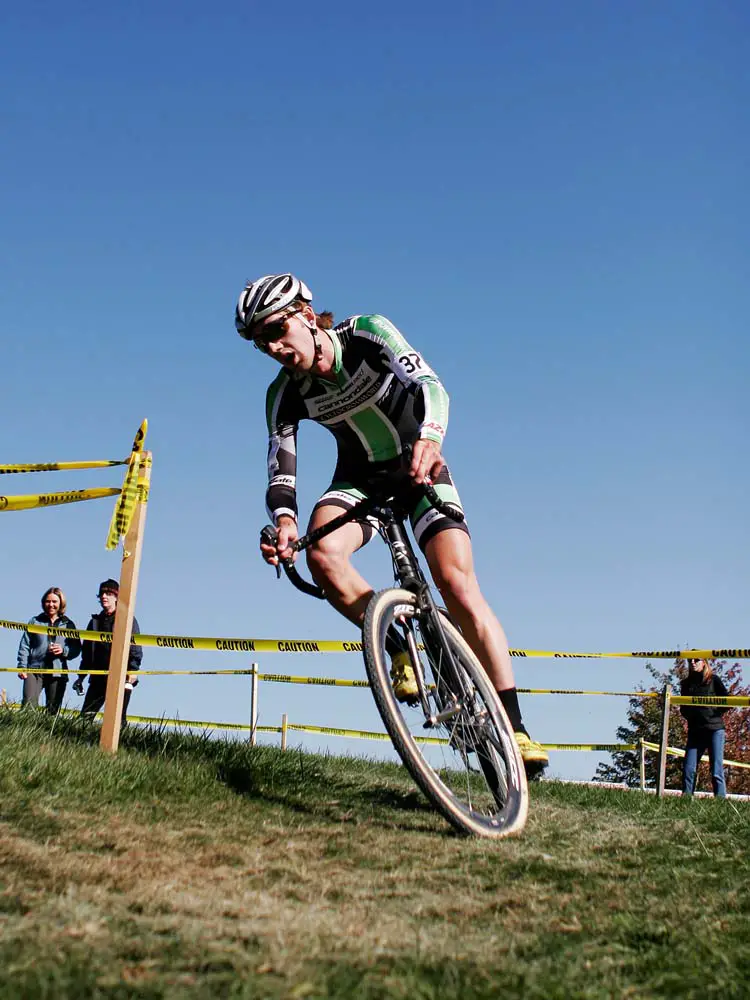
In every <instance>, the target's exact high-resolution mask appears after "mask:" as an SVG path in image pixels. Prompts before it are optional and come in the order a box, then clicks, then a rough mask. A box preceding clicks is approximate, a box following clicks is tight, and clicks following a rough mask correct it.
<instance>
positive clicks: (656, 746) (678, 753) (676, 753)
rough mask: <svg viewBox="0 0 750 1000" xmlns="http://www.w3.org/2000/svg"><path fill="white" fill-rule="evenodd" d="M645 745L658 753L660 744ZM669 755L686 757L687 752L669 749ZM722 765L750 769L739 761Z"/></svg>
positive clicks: (677, 748) (727, 761)
mask: <svg viewBox="0 0 750 1000" xmlns="http://www.w3.org/2000/svg"><path fill="white" fill-rule="evenodd" d="M643 745H644V747H645V748H646V749H647V750H655V751H658V749H659V744H658V743H649V742H648V741H647V740H643ZM667 753H668V754H669V755H670V756H671V757H684V756H685V751H684V750H680V748H679V747H667ZM722 763H723V764H724V766H725V767H745V768H750V764H744V763H743V762H742V761H739V760H724V761H723V762H722Z"/></svg>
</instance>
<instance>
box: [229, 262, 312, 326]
mask: <svg viewBox="0 0 750 1000" xmlns="http://www.w3.org/2000/svg"><path fill="white" fill-rule="evenodd" d="M297 298H300V299H304V301H305V302H312V293H311V292H310V289H309V288H308V287H307V285H306V284H305V283H304V281H300V280H299V278H295V277H294V275H293V274H266V275H264V277H262V278H257V279H256V280H255V281H249V282H248V283H247V285H245V287H244V288H243V289H242V294H241V295H240V298H239V301H238V303H237V311H236V313H235V317H234V325H235V326H236V327H237V333H239V335H240V336H241V337H244V338H245V340H252V339H253V338H252V335H251V333H250V330H251V328H252V327H253V325H254V324H255V323H258V322H259V321H260V320H262V319H265V318H266V316H270V315H271V313H275V312H279V310H281V309H284V308H285V307H286V306H288V305H290V304H291V303H292V302H294V300H295V299H297Z"/></svg>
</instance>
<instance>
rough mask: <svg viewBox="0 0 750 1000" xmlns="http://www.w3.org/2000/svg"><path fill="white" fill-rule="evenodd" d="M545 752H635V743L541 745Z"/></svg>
mask: <svg viewBox="0 0 750 1000" xmlns="http://www.w3.org/2000/svg"><path fill="white" fill-rule="evenodd" d="M541 746H543V747H544V749H545V750H635V749H636V744H635V743H542V744H541Z"/></svg>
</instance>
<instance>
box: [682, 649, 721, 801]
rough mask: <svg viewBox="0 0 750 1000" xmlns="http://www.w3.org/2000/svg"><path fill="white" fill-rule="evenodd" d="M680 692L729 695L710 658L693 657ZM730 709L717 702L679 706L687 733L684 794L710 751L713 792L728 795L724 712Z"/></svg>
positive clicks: (695, 695)
mask: <svg viewBox="0 0 750 1000" xmlns="http://www.w3.org/2000/svg"><path fill="white" fill-rule="evenodd" d="M680 694H682V695H688V696H689V697H691V698H695V697H700V698H726V696H727V694H728V692H727V689H726V686H725V684H724V682H723V681H722V680H721V678H720V677H717V676H716V675H715V674H714V672H713V670H712V668H711V664H710V663H709V662H708V660H690V663H689V667H688V675H687V677H686V678H685V679H684V680H683V681H682V682H681V683H680ZM728 710H729V709H728V707H723V706H714V705H705V706H704V705H680V712H681V714H682V715H683V716H684V717H685V719H687V724H688V735H687V745H686V747H685V764H684V767H683V772H682V794H683V795H692V794H693V792H694V791H695V779H696V776H697V773H698V765H699V764H700V761H701V757H702V756H703V754H704V753H705V751H706V750H708V761H709V764H710V767H711V782H712V784H713V788H714V795H716V796H718V797H719V798H722V799H723V798H726V794H727V787H726V784H725V783H724V740H725V736H726V733H725V731H724V719H723V715H724V713H725V712H727V711H728Z"/></svg>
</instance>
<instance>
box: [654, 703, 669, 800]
mask: <svg viewBox="0 0 750 1000" xmlns="http://www.w3.org/2000/svg"><path fill="white" fill-rule="evenodd" d="M661 696H662V706H661V741H660V743H659V767H658V770H657V776H656V794H657V796H659V797H661V796H662V795H664V786H665V784H666V780H667V746H668V745H669V702H670V693H669V686H668V685H667V684H665V685H664V690H663V691H662V693H661Z"/></svg>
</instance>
